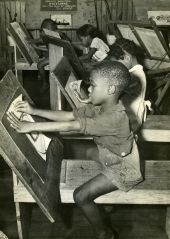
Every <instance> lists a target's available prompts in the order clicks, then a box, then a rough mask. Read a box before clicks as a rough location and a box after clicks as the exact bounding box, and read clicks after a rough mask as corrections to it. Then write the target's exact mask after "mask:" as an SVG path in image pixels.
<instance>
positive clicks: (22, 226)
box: [14, 115, 170, 239]
mask: <svg viewBox="0 0 170 239" xmlns="http://www.w3.org/2000/svg"><path fill="white" fill-rule="evenodd" d="M64 138H65V139H84V140H91V139H92V138H91V137H87V136H86V137H85V136H84V137H82V136H80V135H77V136H75V137H73V136H71V135H64ZM139 139H140V140H144V141H150V142H170V116H166V115H160V116H156V115H151V116H148V118H147V121H146V122H145V124H144V126H143V128H142V130H141V133H140V137H139ZM143 164H144V165H143V171H144V176H145V180H144V181H143V182H142V183H140V184H139V185H137V186H136V187H135V188H134V189H132V190H130V191H129V192H123V191H120V190H117V191H114V192H111V193H108V194H105V195H103V196H101V197H99V198H97V199H96V200H95V201H96V203H99V204H155V205H167V214H166V225H165V230H166V233H167V235H168V238H170V207H169V204H170V173H169V172H170V171H169V170H170V161H161V159H160V161H153V160H149V161H144V162H143ZM99 170H100V169H99V165H98V164H97V163H96V162H94V161H89V160H72V159H67V160H63V163H62V170H61V179H60V193H61V201H62V203H74V200H73V191H74V189H75V188H76V187H78V186H79V185H81V184H82V183H84V182H86V181H87V180H88V179H90V178H92V177H94V175H96V174H97V173H98V172H99ZM75 175H76V177H75ZM14 202H15V205H16V215H17V225H18V232H19V239H25V238H28V231H29V223H28V220H30V219H28V214H29V211H28V210H27V207H28V203H35V200H34V199H33V197H32V196H31V194H30V193H29V192H28V191H27V190H26V188H25V187H24V185H23V184H22V183H21V182H20V181H19V180H18V179H17V177H16V176H15V174H14ZM25 213H26V214H25Z"/></svg>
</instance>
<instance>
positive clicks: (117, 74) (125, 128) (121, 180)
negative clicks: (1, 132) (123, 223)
mask: <svg viewBox="0 0 170 239" xmlns="http://www.w3.org/2000/svg"><path fill="white" fill-rule="evenodd" d="M90 79H91V84H90V87H89V89H88V90H89V99H90V101H91V104H87V105H86V106H84V107H82V108H79V109H76V110H74V111H73V112H64V111H56V112H55V111H49V110H48V111H47V110H39V109H35V108H33V107H32V106H30V105H29V104H28V103H27V102H23V103H22V102H20V103H18V105H16V110H17V111H22V112H26V113H28V114H32V115H38V116H41V117H44V118H46V119H49V120H50V122H34V123H30V122H24V121H20V120H18V119H17V118H16V117H15V115H13V114H9V115H8V120H9V121H10V124H11V127H13V128H14V129H15V130H16V131H17V132H19V133H29V132H33V131H41V132H46V131H75V132H77V131H78V132H80V133H83V134H87V135H92V136H93V137H94V141H95V143H96V144H97V147H98V152H99V158H98V159H97V161H98V163H99V164H100V166H101V172H100V173H99V174H98V175H97V176H95V177H93V178H91V179H90V180H89V181H87V182H86V183H84V184H83V185H81V186H80V187H78V188H77V189H76V190H75V191H74V195H73V197H74V201H75V203H76V204H77V205H78V207H79V208H80V209H81V210H82V212H83V213H84V215H85V216H86V218H87V219H88V221H89V222H90V224H91V225H92V227H93V229H94V231H95V233H96V236H97V238H98V239H117V238H118V234H117V233H116V232H115V231H114V230H112V228H110V227H109V226H108V225H106V222H105V221H104V220H103V217H102V214H101V212H100V210H99V208H98V206H97V205H96V204H95V202H94V200H95V199H96V198H97V197H99V196H101V195H103V194H106V193H109V192H112V191H115V190H117V189H120V190H123V191H129V190H130V189H132V188H133V187H134V186H135V185H136V184H138V183H139V182H141V181H142V175H141V172H140V162H139V154H138V149H137V145H136V142H135V139H134V136H133V133H132V131H131V129H130V127H129V119H128V116H127V115H126V111H125V108H124V107H123V105H122V104H120V103H119V98H120V97H121V95H122V94H123V92H124V90H125V89H126V87H127V86H128V84H129V81H130V74H129V72H128V70H127V68H126V67H125V66H124V65H123V64H122V63H119V62H102V63H99V64H98V65H96V66H95V68H94V69H93V71H92V72H91V76H90ZM75 177H76V175H75ZM103 216H104V215H103Z"/></svg>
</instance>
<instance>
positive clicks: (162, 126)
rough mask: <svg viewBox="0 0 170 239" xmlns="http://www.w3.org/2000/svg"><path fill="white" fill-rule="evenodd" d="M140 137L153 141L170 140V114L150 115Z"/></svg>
mask: <svg viewBox="0 0 170 239" xmlns="http://www.w3.org/2000/svg"><path fill="white" fill-rule="evenodd" d="M139 137H140V138H141V139H142V140H145V141H151V142H170V116H169V115H149V116H148V117H147V120H146V122H145V123H144V125H143V127H142V130H141V132H140V135H139Z"/></svg>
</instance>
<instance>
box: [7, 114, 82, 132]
mask: <svg viewBox="0 0 170 239" xmlns="http://www.w3.org/2000/svg"><path fill="white" fill-rule="evenodd" d="M7 115H8V117H7V119H8V121H9V122H10V126H11V127H12V128H14V129H15V130H16V131H17V132H18V133H30V132H58V131H63V132H68V131H79V130H80V128H81V126H80V122H79V121H78V120H72V121H64V122H27V121H20V120H19V119H18V118H17V117H16V116H15V114H14V113H8V114H7Z"/></svg>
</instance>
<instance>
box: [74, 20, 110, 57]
mask: <svg viewBox="0 0 170 239" xmlns="http://www.w3.org/2000/svg"><path fill="white" fill-rule="evenodd" d="M77 36H78V38H79V39H80V41H81V43H82V45H83V46H84V47H87V48H89V51H88V53H87V54H85V55H83V56H81V57H80V60H82V61H87V62H88V61H89V60H91V59H92V60H94V61H97V62H98V61H102V60H104V59H105V58H106V57H107V53H108V52H109V47H108V45H107V43H106V42H107V40H106V38H105V36H104V35H103V33H102V32H100V31H99V30H97V28H96V27H94V26H92V25H90V24H85V25H83V26H82V27H80V28H79V29H78V30H77Z"/></svg>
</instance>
